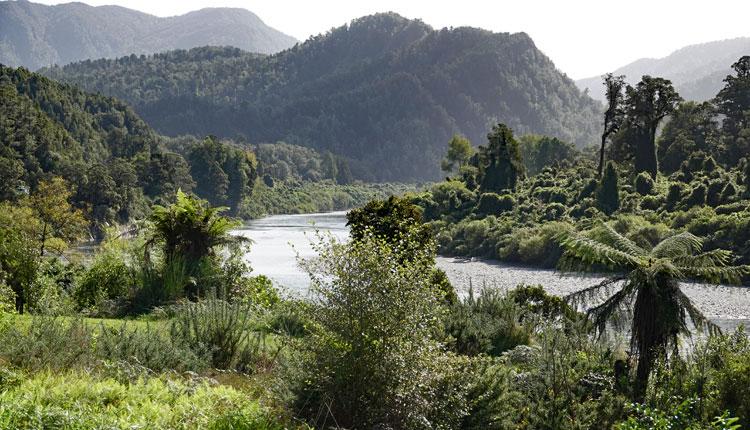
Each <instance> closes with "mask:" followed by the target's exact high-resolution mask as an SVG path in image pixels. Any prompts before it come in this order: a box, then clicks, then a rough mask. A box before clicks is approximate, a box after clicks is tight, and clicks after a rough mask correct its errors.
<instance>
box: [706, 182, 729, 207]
mask: <svg viewBox="0 0 750 430" xmlns="http://www.w3.org/2000/svg"><path fill="white" fill-rule="evenodd" d="M726 185H727V184H725V183H724V181H722V180H713V181H711V182H709V183H708V188H707V189H706V204H708V205H709V206H713V207H716V206H719V205H720V204H721V203H722V200H721V194H722V192H723V191H724V188H725V187H726Z"/></svg>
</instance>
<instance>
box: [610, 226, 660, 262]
mask: <svg viewBox="0 0 750 430" xmlns="http://www.w3.org/2000/svg"><path fill="white" fill-rule="evenodd" d="M601 227H602V230H601V231H600V234H602V236H603V237H602V239H603V240H600V242H602V243H607V244H608V245H610V246H612V247H613V248H615V249H618V250H620V251H622V252H625V253H627V254H630V255H632V256H637V257H645V256H646V255H648V251H646V250H645V249H643V248H641V247H640V246H638V245H637V244H636V243H635V242H633V241H632V240H630V239H628V238H627V237H625V236H623V235H621V234H620V233H618V232H617V230H615V229H614V228H612V226H610V225H609V224H607V223H601Z"/></svg>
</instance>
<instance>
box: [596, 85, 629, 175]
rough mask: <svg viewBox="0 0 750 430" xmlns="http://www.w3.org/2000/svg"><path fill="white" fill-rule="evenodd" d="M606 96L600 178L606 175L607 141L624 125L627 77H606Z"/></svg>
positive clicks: (600, 151)
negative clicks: (605, 149) (605, 153)
mask: <svg viewBox="0 0 750 430" xmlns="http://www.w3.org/2000/svg"><path fill="white" fill-rule="evenodd" d="M604 86H605V88H606V89H605V94H606V97H607V110H606V111H604V131H603V132H602V146H601V149H600V150H599V168H598V172H599V177H600V178H601V176H602V173H604V147H605V145H606V144H607V139H608V138H609V136H610V135H611V134H612V133H615V132H617V130H618V129H619V128H620V124H621V123H622V114H623V111H622V109H623V106H622V104H623V99H624V96H623V93H622V89H623V88H624V87H625V76H623V75H619V76H615V75H613V74H612V73H607V74H606V75H604Z"/></svg>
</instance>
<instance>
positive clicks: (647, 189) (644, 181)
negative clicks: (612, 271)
mask: <svg viewBox="0 0 750 430" xmlns="http://www.w3.org/2000/svg"><path fill="white" fill-rule="evenodd" d="M635 190H636V191H637V192H638V194H640V195H642V196H646V195H649V194H651V193H653V191H654V180H653V179H652V178H651V175H649V174H648V173H646V172H641V173H639V174H638V176H636V177H635Z"/></svg>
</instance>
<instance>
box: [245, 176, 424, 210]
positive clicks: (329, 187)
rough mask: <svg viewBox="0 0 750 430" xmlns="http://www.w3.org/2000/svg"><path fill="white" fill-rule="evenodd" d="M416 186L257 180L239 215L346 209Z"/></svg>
mask: <svg viewBox="0 0 750 430" xmlns="http://www.w3.org/2000/svg"><path fill="white" fill-rule="evenodd" d="M416 189H417V185H413V184H398V183H377V184H369V183H356V184H349V185H340V184H336V183H333V182H330V181H319V182H299V183H283V182H279V183H276V184H273V186H268V185H267V184H265V183H263V181H259V182H258V183H257V184H256V186H255V188H254V189H253V195H252V197H251V198H249V199H247V201H246V202H245V203H244V204H243V205H242V207H241V209H240V212H239V215H240V217H241V218H243V219H245V220H254V219H260V218H263V217H266V216H272V215H292V214H316V213H321V212H332V211H345V210H349V209H352V208H356V207H359V206H363V205H364V204H366V203H367V202H369V201H370V200H374V199H384V198H387V197H389V196H392V195H402V194H404V193H406V192H409V191H414V190H416Z"/></svg>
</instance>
